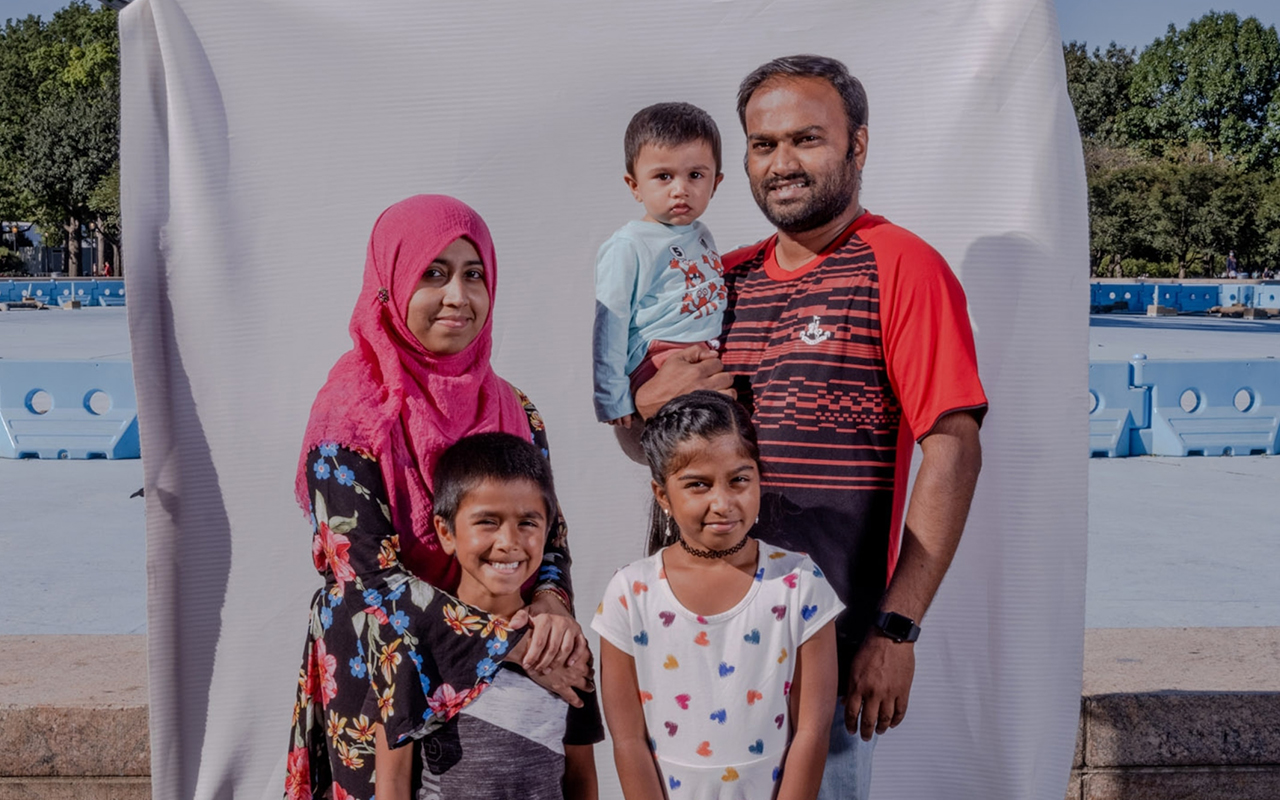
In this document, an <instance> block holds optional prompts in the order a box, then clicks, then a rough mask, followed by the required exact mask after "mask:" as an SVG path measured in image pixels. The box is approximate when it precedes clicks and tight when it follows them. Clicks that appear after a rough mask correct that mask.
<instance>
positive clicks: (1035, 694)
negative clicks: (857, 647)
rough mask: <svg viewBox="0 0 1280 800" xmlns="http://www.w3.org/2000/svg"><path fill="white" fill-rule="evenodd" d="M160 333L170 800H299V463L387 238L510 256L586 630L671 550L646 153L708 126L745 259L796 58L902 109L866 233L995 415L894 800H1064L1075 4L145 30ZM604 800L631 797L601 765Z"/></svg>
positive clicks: (1068, 744) (157, 618) (1076, 640)
mask: <svg viewBox="0 0 1280 800" xmlns="http://www.w3.org/2000/svg"><path fill="white" fill-rule="evenodd" d="M121 32H122V49H123V59H124V72H123V98H124V104H123V105H124V107H123V114H124V121H123V124H124V142H123V149H124V153H123V164H124V173H123V181H124V184H123V185H124V192H125V221H126V230H125V240H126V242H127V247H128V250H129V252H128V264H129V271H128V281H129V287H128V289H129V292H130V305H129V317H130V323H131V331H132V340H133V357H134V370H135V374H136V376H137V382H138V390H139V402H140V404H141V420H142V426H143V427H142V442H143V453H144V467H145V472H146V489H147V493H146V499H147V536H148V575H149V631H150V648H151V658H150V681H151V701H152V705H151V725H152V743H153V744H152V747H153V751H152V764H153V773H154V777H153V781H154V796H155V797H158V798H230V797H233V796H234V797H237V798H240V797H263V798H269V797H279V796H280V792H281V790H282V785H283V770H284V756H285V750H286V744H287V741H286V736H287V730H288V727H289V716H290V708H291V705H292V702H293V696H294V684H295V680H296V677H297V671H298V664H299V656H300V648H301V644H302V641H303V636H304V630H305V625H306V607H307V602H308V600H309V597H310V594H311V592H312V591H313V590H314V589H315V587H316V586H317V585H318V583H319V580H318V578H317V576H316V574H315V572H314V570H313V568H312V567H311V563H310V562H311V559H310V553H309V548H310V542H309V527H308V525H307V524H306V523H305V522H304V521H303V518H302V515H301V513H300V512H299V511H298V509H297V508H296V507H295V506H294V503H293V489H292V485H293V472H294V465H295V460H296V458H297V450H298V444H299V440H300V437H301V434H302V431H303V427H304V423H305V420H306V415H307V410H308V408H309V407H310V404H311V401H312V398H313V396H314V393H315V391H316V389H317V388H318V387H319V386H320V384H321V383H322V381H323V379H324V376H325V374H326V372H327V371H328V369H329V367H330V365H331V364H332V363H333V361H334V359H335V358H336V357H337V356H338V355H339V353H341V352H342V351H343V350H345V349H346V348H347V347H348V345H349V341H348V339H347V335H346V323H347V318H348V314H349V312H350V309H351V305H352V302H353V300H354V298H355V296H356V293H357V289H358V286H359V281H360V273H361V269H362V266H363V263H364V247H365V242H366V237H367V235H368V232H369V229H370V226H371V224H372V222H373V220H374V218H375V217H376V215H377V214H378V213H379V212H380V211H381V210H382V209H383V208H384V207H386V206H387V205H389V204H391V203H392V202H394V201H396V200H399V199H400V198H402V197H405V196H407V195H410V194H414V193H418V192H444V193H449V194H454V195H456V196H458V197H461V198H463V199H465V200H466V201H467V202H469V203H471V204H472V205H474V206H475V207H476V208H477V209H478V210H479V211H480V212H481V213H482V214H483V215H484V216H485V218H486V219H487V220H488V222H489V224H490V226H491V228H492V230H493V233H494V238H495V241H496V245H497V252H498V258H499V262H500V265H501V268H502V273H501V275H502V283H501V285H500V287H499V293H498V301H497V305H496V310H495V314H496V317H495V319H496V331H497V355H496V364H497V367H498V371H499V372H500V374H502V375H503V376H504V377H506V378H508V379H509V380H511V381H512V382H514V383H515V384H516V385H518V386H520V387H522V388H523V389H524V390H525V391H527V392H528V393H529V394H530V395H531V396H532V397H533V398H534V400H535V402H537V403H538V404H539V406H540V408H541V409H542V411H543V413H544V415H545V417H546V419H547V422H548V426H549V430H550V435H551V442H552V448H553V460H554V462H555V464H556V466H557V478H558V481H557V482H558V484H559V486H560V487H561V490H562V493H563V498H562V499H563V503H564V506H565V510H566V512H567V514H568V518H569V522H570V529H571V532H572V533H571V535H572V538H571V542H572V546H573V551H574V555H575V559H576V563H575V568H574V578H575V581H576V584H577V587H578V591H579V593H580V598H581V600H580V607H581V608H582V609H583V611H584V617H585V614H586V613H588V612H589V611H590V610H591V609H593V608H594V606H595V599H596V597H597V596H598V594H599V592H600V591H601V590H602V588H603V586H604V584H605V582H606V581H607V579H608V578H609V575H610V574H611V572H612V571H613V569H614V568H615V567H616V566H618V565H619V564H620V563H622V562H624V561H628V560H630V559H632V558H635V557H637V556H638V555H639V554H640V552H641V548H642V536H643V528H644V522H645V514H644V503H645V497H646V494H647V491H648V490H647V483H648V481H647V478H646V477H645V474H644V471H643V470H642V469H641V468H639V467H637V466H635V465H633V464H631V463H630V462H628V461H626V460H625V459H624V457H623V456H622V455H621V453H620V451H619V450H618V448H617V447H616V446H615V445H614V443H613V441H612V436H611V433H610V432H609V429H608V428H606V427H605V426H602V425H599V424H597V423H596V422H595V421H594V419H593V415H592V411H591V403H590V389H591V386H590V353H589V350H590V329H591V318H592V312H593V302H592V285H591V284H592V277H591V276H592V265H593V262H594V255H595V251H596V248H597V246H598V245H599V243H600V242H601V241H602V240H603V239H604V238H605V237H607V236H608V234H609V233H610V232H611V231H612V230H613V229H614V228H616V227H617V226H619V225H620V224H622V222H624V221H625V220H627V219H629V218H632V217H633V216H636V215H637V213H638V212H637V207H636V205H635V203H634V201H633V200H632V199H631V197H630V194H629V193H628V192H627V191H626V189H625V187H624V186H623V183H622V180H621V176H622V172H623V165H622V143H621V140H622V131H623V128H624V127H625V125H626V121H627V119H628V118H629V117H630V115H631V114H632V113H633V112H634V111H635V110H636V109H638V108H640V107H642V106H644V105H647V104H649V103H652V102H657V101H660V100H677V99H678V100H687V101H690V102H693V103H696V104H698V105H701V106H703V107H704V108H706V109H707V110H709V111H710V112H711V113H712V114H713V115H714V116H715V118H716V119H717V120H718V122H719V123H720V126H721V130H722V131H723V133H724V138H725V165H726V169H725V172H726V173H727V177H726V179H725V181H724V184H723V185H722V186H721V188H720V190H719V192H718V194H717V196H716V198H715V199H714V200H713V201H712V205H711V209H710V211H709V212H708V213H707V215H706V216H705V217H704V220H705V221H706V222H707V224H708V225H710V227H711V229H712V231H713V232H714V233H715V236H716V238H717V241H718V242H719V243H720V245H721V247H722V248H723V249H725V250H728V249H730V248H731V247H733V246H735V245H738V244H745V243H747V242H750V241H754V240H756V239H759V238H761V237H763V236H764V235H766V234H768V233H769V232H770V230H769V226H768V224H767V223H766V222H765V220H764V219H763V218H762V217H761V215H760V214H759V212H758V211H757V209H756V208H755V206H754V204H753V202H752V200H751V198H750V195H749V192H748V190H747V185H746V179H745V177H744V175H743V172H742V170H741V169H740V168H739V167H738V164H739V163H740V160H741V157H742V153H743V142H742V137H741V130H740V128H739V126H738V123H737V118H736V114H735V111H734V95H735V91H736V87H737V84H738V81H739V80H740V79H741V78H742V77H743V76H744V75H745V74H746V73H747V72H749V71H750V70H751V69H752V68H754V67H755V66H757V65H758V64H760V63H762V62H763V61H765V60H767V59H769V58H773V57H775V56H779V55H786V54H790V53H795V52H818V53H823V54H828V55H832V56H836V57H838V58H841V59H842V60H844V61H845V62H846V63H847V64H848V65H849V66H850V68H851V70H852V71H853V72H854V73H855V74H857V75H858V76H860V77H861V78H862V80H863V81H864V82H865V83H866V86H867V89H868V92H869V94H870V98H871V119H870V130H871V137H870V142H871V143H870V157H869V159H868V166H867V170H866V173H865V176H864V184H863V201H864V204H865V205H866V206H867V207H868V208H870V209H871V210H872V211H875V212H877V213H880V214H884V215H886V216H888V217H889V218H890V219H892V220H894V221H895V222H897V223H899V224H902V225H904V226H906V227H908V228H910V229H912V230H914V231H915V232H916V233H918V234H920V235H922V236H923V237H925V238H926V239H927V240H928V241H929V242H931V243H932V244H933V245H934V246H936V247H937V248H938V249H939V250H940V251H941V252H942V253H943V255H945V256H946V257H947V259H948V260H949V261H950V262H951V264H952V266H953V267H954V268H955V270H956V272H957V273H958V274H959V276H960V278H961V280H962V281H963V283H964V285H965V288H966V289H967V291H968V293H969V298H970V302H971V307H972V314H973V318H974V321H975V326H976V329H977V343H978V353H979V358H980V360H981V368H982V377H983V380H984V382H985V384H986V387H987V390H988V392H989V395H990V399H991V404H992V410H991V413H990V414H989V416H988V417H987V421H986V424H985V427H984V430H983V439H984V444H985V455H986V464H985V468H984V470H983V474H982V479H981V482H980V484H979V488H978V493H977V497H976V500H975V503H974V509H973V513H972V516H971V517H970V521H969V526H968V532H967V533H966V535H965V539H964V542H963V544H962V546H961V548H960V552H959V554H958V556H957V558H956V562H955V565H954V566H953V567H952V569H951V573H950V575H949V576H948V578H947V580H946V582H945V583H944V585H943V587H942V590H941V592H940V593H939V595H938V598H937V600H936V602H935V604H934V607H933V610H932V611H931V612H930V613H929V616H928V617H927V619H926V620H925V623H924V635H923V637H922V638H921V640H920V643H919V645H918V650H917V652H918V660H919V666H918V671H917V678H916V683H915V689H914V693H913V695H912V699H911V709H910V713H909V714H908V716H907V719H906V722H905V723H904V724H903V725H902V726H901V727H900V728H898V729H896V730H894V731H892V732H891V733H890V734H889V735H887V736H885V737H883V738H882V740H881V742H880V745H879V747H878V750H877V754H876V769H875V782H874V793H875V796H876V797H878V798H913V799H914V798H924V797H947V798H975V800H976V799H979V798H980V799H981V800H999V799H1000V798H1008V799H1009V800H1027V799H1028V798H1043V800H1060V799H1061V797H1062V794H1063V791H1064V788H1065V784H1066V780H1067V775H1068V770H1069V767H1070V763H1071V758H1072V750H1073V742H1074V739H1075V732H1076V720H1077V716H1078V712H1079V697H1080V669H1081V647H1082V644H1081V642H1082V625H1083V609H1084V563H1085V561H1084V555H1085V529H1086V527H1085V513H1086V512H1085V491H1086V472H1085V467H1086V462H1085V460H1084V458H1083V457H1082V450H1081V442H1082V441H1083V437H1084V435H1085V409H1084V403H1083V399H1082V395H1083V388H1082V387H1083V386H1085V376H1086V352H1087V330H1086V320H1087V317H1086V304H1087V300H1086V297H1087V275H1088V273H1087V269H1086V215H1085V184H1084V174H1083V169H1082V163H1081V157H1080V147H1079V142H1078V139H1077V134H1076V129H1075V124H1074V118H1073V115H1072V112H1071V108H1070V105H1069V102H1068V99H1067V94H1066V91H1065V83H1064V81H1065V78H1064V71H1063V65H1062V56H1061V44H1060V41H1059V35H1058V29H1057V25H1056V21H1055V18H1054V12H1053V7H1052V3H1051V2H1050V0H969V2H955V0H918V1H917V2H899V3H870V2H863V3H848V2H843V1H842V0H829V1H828V2H800V1H798V0H778V1H777V2H763V0H752V1H751V2H747V1H745V0H678V1H675V0H664V1H663V2H645V3H633V4H628V5H625V6H623V5H620V4H614V3H600V2H596V1H595V0H566V2H560V3H555V4H543V5H539V4H530V3H527V2H520V0H486V2H482V3H477V2H470V1H466V0H438V1H437V2H432V3H423V2H420V0H361V2H339V0H306V1H305V2H303V0H135V2H134V3H132V4H131V5H130V6H129V7H128V8H127V9H126V10H125V12H124V13H123V14H122V16H121ZM597 759H598V763H599V765H600V773H601V779H602V786H603V795H604V796H605V797H617V796H619V795H618V789H617V783H616V778H615V777H614V774H613V770H612V764H611V758H610V751H609V749H608V748H607V746H602V747H601V748H599V749H598V752H597Z"/></svg>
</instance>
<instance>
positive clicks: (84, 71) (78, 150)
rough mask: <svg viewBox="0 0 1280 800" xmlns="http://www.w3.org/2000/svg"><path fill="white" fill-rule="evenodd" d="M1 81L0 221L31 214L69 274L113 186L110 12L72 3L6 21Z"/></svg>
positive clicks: (115, 57) (115, 148)
mask: <svg viewBox="0 0 1280 800" xmlns="http://www.w3.org/2000/svg"><path fill="white" fill-rule="evenodd" d="M0 85H3V86H4V87H5V91H4V92H3V93H2V94H0V218H5V219H29V220H34V221H35V222H38V223H39V224H40V227H41V230H42V232H43V233H44V235H45V239H46V240H47V241H49V242H50V243H54V244H56V243H58V242H59V241H62V240H65V241H66V242H67V244H68V250H69V252H68V256H69V262H70V266H71V271H72V273H73V274H74V272H75V270H76V268H77V267H78V256H79V242H80V236H81V234H82V231H83V228H84V226H85V225H87V224H88V223H89V222H97V223H99V225H101V224H102V223H103V222H104V221H105V220H104V219H103V216H104V215H103V213H102V211H101V209H105V208H109V207H110V205H111V204H110V203H109V202H106V201H105V199H104V198H103V196H102V195H103V193H104V192H106V191H110V182H111V181H112V180H114V181H115V186H116V191H117V192H118V187H119V150H120V146H119V138H120V133H119V131H120V45H119V38H118V35H117V33H116V12H115V11H112V10H111V9H109V8H91V7H90V6H89V5H88V3H85V2H79V1H76V2H72V3H71V4H70V5H68V6H67V7H66V8H63V9H61V10H59V11H57V12H55V13H54V15H53V17H52V18H51V19H50V20H49V21H48V22H45V21H43V20H41V19H39V18H38V17H35V16H28V17H26V18H25V19H20V20H9V21H8V22H7V23H6V25H5V27H4V28H3V30H2V31H0ZM113 175H114V178H113V177H112V176H113ZM94 198H96V200H95V199H94ZM118 205H119V201H118V199H117V200H116V201H115V206H116V207H117V208H118ZM116 228H117V230H118V219H117V220H116Z"/></svg>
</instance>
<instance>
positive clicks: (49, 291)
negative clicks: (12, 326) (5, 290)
mask: <svg viewBox="0 0 1280 800" xmlns="http://www.w3.org/2000/svg"><path fill="white" fill-rule="evenodd" d="M15 283H17V284H18V294H19V295H20V296H19V297H18V299H19V300H22V299H30V300H39V301H40V302H41V303H52V302H54V299H53V293H54V291H55V290H56V289H57V286H58V285H57V284H56V283H54V282H53V281H22V280H19V281H15Z"/></svg>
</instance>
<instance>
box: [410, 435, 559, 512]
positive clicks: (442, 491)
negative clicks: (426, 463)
mask: <svg viewBox="0 0 1280 800" xmlns="http://www.w3.org/2000/svg"><path fill="white" fill-rule="evenodd" d="M487 480H488V481H520V480H525V481H532V482H533V484H534V485H535V486H537V487H538V488H539V489H541V490H542V499H543V500H544V501H546V504H547V529H548V530H550V528H551V525H552V523H553V522H554V521H555V518H556V510H557V508H558V506H557V504H556V488H555V484H554V483H553V482H552V480H551V462H550V461H548V460H547V457H546V456H545V455H543V454H542V451H541V450H539V449H538V448H537V447H536V446H534V444H533V443H532V442H530V441H528V440H527V439H521V438H520V437H519V436H512V435H511V434H509V433H477V434H475V435H474V436H467V437H464V438H462V439H459V440H458V441H457V442H456V443H455V444H453V445H452V446H451V447H449V449H447V450H445V451H444V452H443V453H442V454H441V455H440V460H439V461H437V462H436V468H435V470H434V471H433V472H432V486H433V491H434V492H435V508H434V510H433V512H432V513H434V514H435V515H436V516H438V517H441V518H443V519H444V521H445V524H446V525H448V526H449V530H450V531H452V530H454V521H455V520H456V519H457V516H458V507H459V506H461V505H462V501H463V500H464V499H465V498H466V496H467V493H468V492H470V491H471V490H472V489H475V488H476V487H477V486H479V485H480V484H481V483H484V482H485V481H487Z"/></svg>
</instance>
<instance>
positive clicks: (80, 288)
mask: <svg viewBox="0 0 1280 800" xmlns="http://www.w3.org/2000/svg"><path fill="white" fill-rule="evenodd" d="M71 296H72V299H74V300H79V301H80V305H82V306H95V305H97V304H98V282H97V281H93V280H89V281H76V282H75V284H74V285H73V286H72V287H71Z"/></svg>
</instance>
